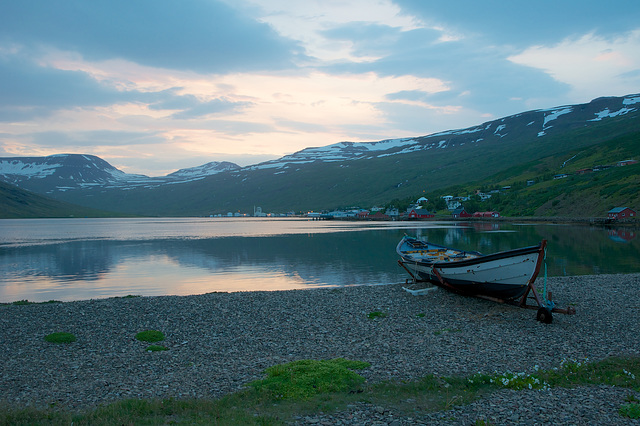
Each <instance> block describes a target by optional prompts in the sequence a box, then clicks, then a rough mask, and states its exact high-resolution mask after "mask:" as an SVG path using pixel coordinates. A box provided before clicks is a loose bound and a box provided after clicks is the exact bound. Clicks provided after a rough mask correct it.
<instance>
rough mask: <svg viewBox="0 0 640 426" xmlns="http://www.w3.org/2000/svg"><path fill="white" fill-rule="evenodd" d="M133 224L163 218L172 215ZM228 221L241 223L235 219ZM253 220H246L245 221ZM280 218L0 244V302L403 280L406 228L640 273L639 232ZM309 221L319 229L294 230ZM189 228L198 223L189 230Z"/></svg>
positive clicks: (571, 267)
mask: <svg viewBox="0 0 640 426" xmlns="http://www.w3.org/2000/svg"><path fill="white" fill-rule="evenodd" d="M21 223H22V224H23V226H28V222H25V221H23V222H21ZM60 223H61V222H59V221H50V226H51V227H52V228H57V230H58V232H59V233H60V235H66V234H67V233H66V232H65V228H64V227H61V226H60ZM65 223H67V222H65ZM127 223H129V222H127ZM135 223H145V224H147V225H148V224H154V223H160V226H161V227H163V226H168V225H167V224H169V223H172V220H170V219H168V220H159V221H158V220H149V221H148V222H147V221H146V220H145V219H136V220H135ZM177 223H178V225H177V226H178V228H180V227H181V226H182V225H181V224H184V223H187V224H188V225H189V227H190V226H191V225H192V223H193V221H192V220H190V219H184V220H178V221H177ZM196 223H202V222H201V221H196ZM52 224H53V225H52ZM228 224H229V225H233V226H236V227H240V226H241V225H240V224H241V222H229V223H228ZM258 224H259V223H258V222H251V223H250V224H249V229H250V228H251V227H255V226H257V225H258ZM285 224H290V225H292V226H293V228H295V229H293V230H292V231H291V232H289V233H278V234H274V235H270V236H268V237H258V236H255V235H256V232H255V230H254V231H251V232H248V233H249V234H252V235H253V236H250V237H238V236H235V237H218V238H191V237H186V238H171V239H161V238H159V237H158V236H157V235H155V236H154V235H152V233H150V231H149V230H148V229H147V230H143V231H140V232H141V233H143V234H144V233H146V234H147V235H148V236H149V237H150V238H147V239H138V240H136V239H132V238H127V239H124V240H116V239H97V240H79V241H78V240H76V241H69V242H67V243H57V244H39V245H26V246H17V247H15V246H13V247H9V246H6V245H5V246H0V302H10V301H15V300H21V299H29V300H32V301H46V300H51V299H57V300H77V299H90V298H97V297H110V296H125V295H129V294H140V295H165V294H174V295H186V294H199V293H207V292H212V291H255V290H287V289H294V288H312V287H319V286H342V285H369V284H389V283H400V282H404V280H405V279H406V278H407V276H406V272H405V271H404V270H402V268H399V267H398V265H397V262H396V261H397V255H396V253H395V247H396V245H397V243H398V241H399V240H400V239H401V238H402V236H403V235H404V234H410V235H414V236H415V235H418V236H419V237H421V238H424V239H427V240H429V241H432V242H434V243H436V244H444V245H446V246H451V247H456V248H459V249H462V250H477V251H481V252H484V253H494V252H497V251H504V250H509V249H512V248H517V247H523V246H527V245H534V244H537V243H538V242H539V241H540V240H541V239H543V238H546V239H547V240H549V251H548V256H547V265H548V268H549V275H550V276H553V275H579V274H592V273H595V272H600V273H624V272H640V271H639V270H638V265H637V253H638V243H637V241H636V240H632V241H629V242H627V243H626V244H619V243H614V242H613V241H612V240H611V239H610V235H609V233H608V232H607V231H606V230H604V229H595V228H594V229H591V228H589V230H588V232H585V230H586V228H585V227H584V226H558V225H553V226H551V225H516V224H506V223H500V224H491V223H471V222H467V223H465V222H455V223H454V222H450V223H446V222H381V223H379V224H377V223H376V224H375V225H373V224H372V223H370V222H366V223H361V222H336V223H331V221H327V222H324V223H323V222H322V221H315V222H314V221H301V220H297V221H292V222H285V221H282V222H280V221H276V222H274V223H273V224H271V225H270V227H269V229H266V231H267V232H271V233H273V232H275V231H278V232H279V231H282V227H283V226H284V225H285ZM495 225H499V226H495ZM12 226H17V225H15V224H13V225H12ZM0 227H1V226H0ZM308 227H318V229H321V230H322V232H313V233H307V232H304V233H302V232H299V231H300V230H302V229H306V228H308ZM349 230H357V231H360V232H348V231H349ZM210 231H211V230H210V229H209V230H208V231H206V232H210ZM232 231H233V232H235V233H237V232H238V230H232ZM48 232H49V235H53V234H54V231H53V230H49V231H48ZM100 232H102V231H100ZM173 232H176V231H175V230H174V231H173ZM190 232H194V231H193V230H191V229H189V230H188V232H186V233H187V234H188V233H190ZM166 233H169V232H165V231H162V232H158V235H161V234H162V235H164V234H166ZM116 234H117V233H116ZM189 235H190V234H189ZM0 238H2V237H0Z"/></svg>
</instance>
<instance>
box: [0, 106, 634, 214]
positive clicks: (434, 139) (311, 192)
mask: <svg viewBox="0 0 640 426" xmlns="http://www.w3.org/2000/svg"><path fill="white" fill-rule="evenodd" d="M639 107H640V94H633V95H626V96H623V97H602V98H597V99H594V100H593V101H591V102H589V103H586V104H577V105H563V106H558V107H553V108H547V109H539V110H532V111H527V112H523V113H519V114H515V115H511V116H508V117H503V118H499V119H496V120H491V121H487V122H485V123H482V124H479V125H476V126H471V127H468V128H464V129H455V130H448V131H443V132H438V133H434V134H430V135H426V136H418V137H411V138H399V139H387V140H382V141H375V142H346V141H345V142H339V143H335V144H331V145H327V146H323V147H309V148H305V149H303V150H300V151H298V152H295V153H293V154H290V155H286V156H283V157H281V158H280V159H276V160H271V161H267V162H263V163H259V164H256V165H250V166H246V167H239V166H237V165H232V163H226V164H224V163H218V162H213V163H215V165H214V166H213V167H212V169H215V173H212V174H208V175H204V176H203V173H205V172H204V171H196V170H197V169H198V168H201V169H202V170H205V169H207V167H205V166H207V165H206V164H205V165H203V166H198V167H195V168H190V169H183V170H186V171H183V172H182V173H179V172H180V171H178V172H175V173H174V174H178V175H179V176H180V177H179V178H175V177H176V176H174V178H175V179H174V178H169V177H168V176H171V175H168V176H167V177H162V178H148V177H145V178H146V180H145V179H143V178H141V176H142V175H126V174H124V175H125V176H124V177H125V179H123V180H120V184H114V183H113V182H110V183H104V177H103V181H99V180H98V179H96V180H95V181H93V182H86V183H85V184H83V185H79V184H78V183H77V179H78V178H77V177H76V180H75V181H74V180H73V179H71V178H68V179H64V176H63V174H58V177H57V178H56V179H52V178H49V176H51V175H52V174H49V175H46V176H44V177H43V178H33V177H34V176H31V177H30V178H26V177H23V178H22V180H20V181H19V182H17V183H16V184H18V185H19V186H21V187H23V188H25V189H29V190H32V191H34V192H38V193H45V194H47V195H49V196H52V197H55V198H58V199H61V200H65V201H68V202H72V203H77V204H81V205H85V206H89V207H93V208H100V209H105V208H107V207H108V208H111V209H116V211H119V212H125V213H131V214H151V215H208V214H212V213H226V212H235V211H239V210H244V211H251V209H252V206H255V205H259V206H262V207H263V209H265V210H266V211H272V210H275V211H281V212H284V211H290V210H294V211H299V210H300V211H303V210H312V209H323V208H334V207H339V206H345V205H357V204H361V205H362V204H365V205H366V204H368V205H373V204H378V203H385V202H389V201H391V200H393V199H395V198H402V197H406V196H410V195H411V194H420V193H422V192H424V191H427V190H433V189H437V188H440V187H445V186H448V185H449V186H451V185H456V184H462V183H465V182H471V181H477V180H480V179H482V178H486V177H488V176H491V175H492V174H495V173H497V172H499V171H500V170H503V169H506V168H508V167H511V166H513V165H517V164H520V163H526V162H528V161H531V160H535V159H536V158H541V157H543V156H547V155H555V154H559V153H561V152H563V151H570V150H574V149H580V148H581V147H587V146H591V145H594V144H598V143H601V142H603V141H606V140H609V139H611V138H612V137H615V136H616V135H624V134H627V133H629V132H632V131H637V130H640V119H639V117H640V114H639V111H638V109H639ZM639 154H640V153H639ZM76 155H80V154H76ZM87 157H89V158H91V157H92V156H84V159H85V160H87V161H88V159H87ZM17 158H18V159H19V158H20V157H17ZM45 158H46V157H45ZM95 158H98V157H95ZM79 159H80V160H81V159H82V158H79ZM4 160H6V159H4V158H0V179H3V180H5V181H8V182H9V183H12V182H11V179H12V178H13V179H14V182H15V177H14V176H13V175H11V174H10V173H7V172H6V170H5V168H4V167H3V166H2V164H4V163H3V161H4ZM13 160H16V158H13ZM100 160H101V159H100ZM101 161H104V160H101ZM105 163H106V162H105ZM213 163H207V164H213ZM92 164H97V162H96V161H93V163H92ZM106 164H108V163H106ZM223 164H224V165H223ZM103 166H104V165H103ZM109 166H110V165H109ZM216 166H219V167H220V168H219V169H216ZM234 166H236V167H234ZM104 167H105V169H103V170H102V173H103V174H104V173H107V174H109V173H111V175H112V176H114V173H115V172H113V171H112V170H111V171H109V170H106V166H104ZM111 167H112V166H111ZM113 169H115V168H113ZM115 170H117V169H115ZM118 172H119V171H118ZM120 173H123V172H120ZM60 176H63V177H60ZM74 176H75V175H74ZM129 176H133V177H132V178H131V179H129ZM48 178H49V179H48ZM113 179H114V180H117V179H115V177H114V178H113ZM136 179H137V180H136ZM149 179H151V180H152V181H149ZM123 181H125V182H134V184H122V182H123Z"/></svg>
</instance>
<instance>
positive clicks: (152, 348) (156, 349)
mask: <svg viewBox="0 0 640 426" xmlns="http://www.w3.org/2000/svg"><path fill="white" fill-rule="evenodd" d="M168 350H169V348H167V347H166V346H162V345H149V346H147V349H146V351H147V352H162V351H168Z"/></svg>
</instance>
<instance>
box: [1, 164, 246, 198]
mask: <svg viewBox="0 0 640 426" xmlns="http://www.w3.org/2000/svg"><path fill="white" fill-rule="evenodd" d="M239 168H240V166H238V165H237V164H233V163H229V162H211V163H207V164H204V165H202V166H199V167H193V168H189V169H180V170H178V171H177V172H174V173H171V174H169V175H167V176H163V177H149V176H145V175H138V174H129V173H125V172H123V171H121V170H118V169H116V168H115V167H113V166H112V165H111V164H109V163H108V162H106V161H104V160H103V159H101V158H99V157H96V156H93V155H82V154H57V155H50V156H48V157H13V158H0V179H1V180H3V181H5V182H7V183H10V184H14V185H17V186H20V187H22V188H25V189H29V190H32V191H35V192H41V193H50V194H55V193H56V192H60V191H69V190H81V189H90V188H96V187H98V188H105V189H132V188H138V187H142V188H152V187H155V186H159V185H165V184H175V183H185V182H191V181H194V180H198V179H203V178H205V177H206V176H211V175H213V174H216V173H221V172H227V171H230V170H237V169H239Z"/></svg>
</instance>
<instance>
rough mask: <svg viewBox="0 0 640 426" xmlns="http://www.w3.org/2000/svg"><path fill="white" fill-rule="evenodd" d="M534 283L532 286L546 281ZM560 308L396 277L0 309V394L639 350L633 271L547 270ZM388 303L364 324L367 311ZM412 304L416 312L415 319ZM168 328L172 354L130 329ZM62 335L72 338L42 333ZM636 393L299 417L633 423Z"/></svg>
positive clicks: (436, 367)
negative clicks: (414, 288)
mask: <svg viewBox="0 0 640 426" xmlns="http://www.w3.org/2000/svg"><path fill="white" fill-rule="evenodd" d="M541 284H542V283H541V282H539V286H541ZM548 285H549V287H550V289H552V290H553V297H554V301H555V303H556V305H557V306H558V307H561V308H565V307H567V306H568V305H569V304H571V305H573V306H575V308H576V310H577V314H576V315H563V314H554V321H553V323H552V324H542V323H539V322H538V321H536V319H535V318H536V311H534V310H528V309H520V308H516V307H514V306H510V305H501V304H497V303H493V302H489V301H485V300H481V299H476V298H470V297H463V296H459V295H455V294H451V293H449V292H447V291H444V290H442V289H436V290H434V291H430V292H428V293H427V294H426V295H423V296H413V295H411V294H409V293H407V292H405V291H404V290H403V289H402V285H400V284H393V285H385V286H357V287H342V288H333V289H311V290H293V291H274V292H238V293H210V294H204V295H197V296H163V297H134V298H115V299H99V300H87V301H78V302H67V303H50V304H32V305H5V306H0V389H2V391H1V395H0V402H1V403H7V404H9V405H10V406H13V407H20V406H37V407H46V406H48V405H49V404H53V403H55V404H56V405H57V406H59V407H63V408H69V409H83V408H88V407H93V406H96V405H99V404H104V403H108V402H111V401H115V400H118V399H123V398H167V397H175V398H183V397H203V398H210V397H218V396H221V395H224V394H226V393H229V392H233V391H236V390H238V389H241V388H242V387H243V386H244V385H245V384H246V383H248V382H250V381H252V380H255V379H259V378H261V377H263V375H262V373H263V371H264V369H265V368H267V367H269V366H272V365H274V364H280V363H284V362H289V361H294V360H299V359H307V358H313V359H331V358H336V357H344V358H348V359H354V360H361V361H367V362H369V363H371V367H370V368H368V369H366V370H362V371H359V373H360V374H362V375H363V376H365V377H366V379H367V380H368V381H369V382H376V381H380V380H387V379H399V380H403V379H415V378H419V377H422V376H424V375H427V374H431V373H434V374H437V375H457V374H461V375H470V374H473V373H477V372H493V371H496V370H497V371H499V372H506V371H514V372H530V371H532V370H533V368H534V366H536V365H537V366H539V367H540V368H542V369H547V368H552V367H558V366H559V365H560V363H561V361H562V360H563V359H565V360H566V359H574V360H579V361H584V360H585V359H588V360H589V361H598V360H601V359H603V358H606V357H609V356H612V355H639V354H640V333H639V330H640V324H639V322H640V292H639V290H640V274H625V275H595V276H576V277H555V278H550V279H549V281H548ZM375 311H379V312H384V313H386V314H387V316H386V317H385V318H378V319H375V320H371V319H369V318H368V317H367V314H369V313H371V312H375ZM419 314H425V315H424V316H419ZM147 329H154V330H160V331H162V332H164V334H165V335H166V340H165V341H164V342H162V343H161V344H163V345H164V346H166V347H168V348H169V350H168V351H163V352H147V351H145V348H146V347H147V346H148V344H147V343H144V342H140V341H137V340H136V339H135V338H134V336H135V334H136V333H138V332H139V331H142V330H147ZM61 331H64V332H70V333H73V334H74V335H75V336H76V337H77V341H76V342H74V343H71V344H52V343H48V342H46V341H45V340H44V336H46V335H47V334H49V333H53V332H61ZM630 394H633V395H635V396H636V397H638V398H640V394H638V392H634V391H633V390H629V389H620V388H615V387H608V386H594V387H581V388H577V389H561V388H553V389H551V390H546V391H518V392H516V391H510V390H504V391H500V392H497V393H495V394H492V395H491V396H489V397H487V398H485V399H482V400H480V401H476V402H474V403H473V404H470V405H467V406H461V407H457V408H454V409H452V410H449V411H446V412H439V413H428V414H425V415H422V416H419V417H417V416H413V417H406V415H405V416H403V415H401V414H400V413H394V412H392V411H389V410H388V409H387V408H385V407H380V406H371V405H367V404H358V405H354V406H350V407H349V408H348V409H347V410H346V411H345V412H340V413H333V414H330V415H325V414H318V415H317V416H313V417H304V418H300V419H298V423H299V424H376V425H384V424H393V425H405V424H406V425H409V424H476V421H477V420H486V421H488V422H491V423H492V424H513V423H519V424H640V422H639V421H638V420H629V419H625V418H622V417H620V416H619V415H618V408H619V407H620V405H621V404H622V403H624V400H625V398H626V397H627V396H628V395H630Z"/></svg>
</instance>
